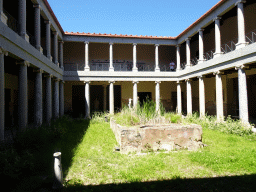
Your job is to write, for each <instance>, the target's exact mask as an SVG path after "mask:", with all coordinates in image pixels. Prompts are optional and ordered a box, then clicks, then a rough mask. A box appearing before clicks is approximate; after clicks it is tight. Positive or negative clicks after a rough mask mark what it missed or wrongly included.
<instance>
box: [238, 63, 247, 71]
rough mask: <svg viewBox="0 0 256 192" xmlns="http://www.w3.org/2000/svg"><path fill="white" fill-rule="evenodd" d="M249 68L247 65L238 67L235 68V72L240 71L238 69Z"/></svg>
mask: <svg viewBox="0 0 256 192" xmlns="http://www.w3.org/2000/svg"><path fill="white" fill-rule="evenodd" d="M248 68H249V66H246V65H244V64H243V65H237V66H236V67H235V70H238V69H248Z"/></svg>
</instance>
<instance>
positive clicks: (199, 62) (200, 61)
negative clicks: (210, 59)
mask: <svg viewBox="0 0 256 192" xmlns="http://www.w3.org/2000/svg"><path fill="white" fill-rule="evenodd" d="M205 61H206V60H205V59H203V60H198V64H201V63H203V62H205Z"/></svg>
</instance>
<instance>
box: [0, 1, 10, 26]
mask: <svg viewBox="0 0 256 192" xmlns="http://www.w3.org/2000/svg"><path fill="white" fill-rule="evenodd" d="M0 17H1V18H0V21H2V22H3V23H4V24H5V25H7V20H8V18H7V16H6V15H5V14H4V12H3V0H0Z"/></svg>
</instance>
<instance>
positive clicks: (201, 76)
mask: <svg viewBox="0 0 256 192" xmlns="http://www.w3.org/2000/svg"><path fill="white" fill-rule="evenodd" d="M204 77H205V76H204V75H199V76H197V78H198V79H203V78H204Z"/></svg>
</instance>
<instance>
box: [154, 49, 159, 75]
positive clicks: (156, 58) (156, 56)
mask: <svg viewBox="0 0 256 192" xmlns="http://www.w3.org/2000/svg"><path fill="white" fill-rule="evenodd" d="M158 47H159V44H155V65H156V67H155V72H160V68H159V57H158Z"/></svg>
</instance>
